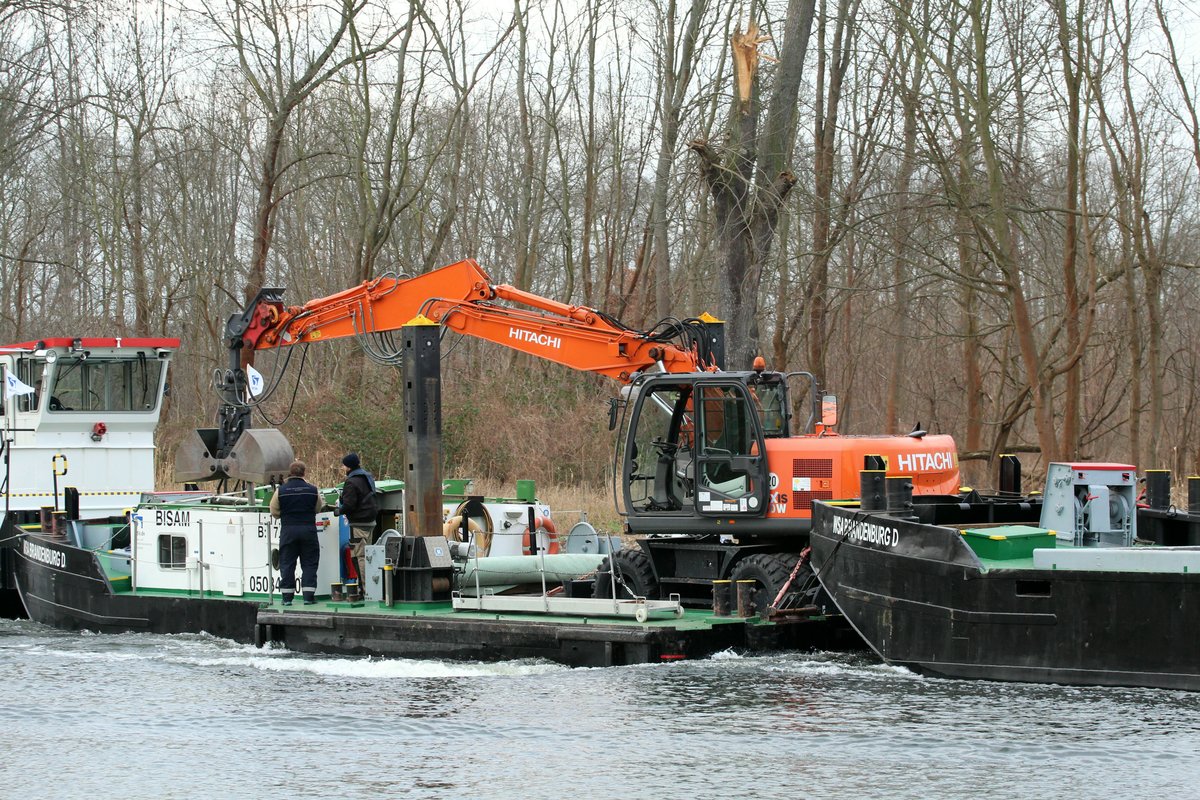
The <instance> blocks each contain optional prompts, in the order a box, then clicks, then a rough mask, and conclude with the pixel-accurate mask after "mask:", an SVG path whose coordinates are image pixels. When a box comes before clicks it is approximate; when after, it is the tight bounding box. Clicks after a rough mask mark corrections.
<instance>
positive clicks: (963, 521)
mask: <svg viewBox="0 0 1200 800" xmlns="http://www.w3.org/2000/svg"><path fill="white" fill-rule="evenodd" d="M1145 480H1146V492H1145V496H1144V497H1143V498H1139V497H1138V496H1137V493H1136V489H1137V487H1138V485H1139V481H1138V477H1137V473H1136V470H1135V468H1134V467H1133V466H1131V465H1127V464H1102V463H1053V464H1050V466H1049V469H1048V471H1047V476H1046V486H1045V491H1044V493H1041V494H1038V493H1033V494H1031V495H1028V496H1022V495H1021V494H1020V489H1019V485H1020V467H1019V463H1017V462H1016V459H1015V458H1013V457H1012V456H1006V457H1005V461H1004V463H1003V464H1002V480H1001V487H1002V490H1001V491H1000V492H999V493H997V494H993V495H982V494H980V493H978V492H974V491H968V492H964V493H963V494H960V495H955V496H913V495H912V491H911V484H910V482H909V481H907V479H905V478H903V477H896V478H886V477H885V476H884V475H883V473H882V472H879V471H875V470H865V471H863V473H862V490H861V499H860V500H855V501H825V502H821V503H817V504H815V508H814V513H813V528H812V534H811V547H812V551H811V563H812V567H813V569H814V571H815V572H816V574H817V576H818V578H819V579H820V582H821V585H822V586H823V587H824V589H825V590H826V592H828V594H829V595H830V596H831V597H832V599H833V601H834V603H835V604H836V606H837V608H838V609H839V610H840V611H841V612H842V613H843V614H844V615H845V617H846V619H847V621H848V622H849V623H850V624H851V625H852V626H853V627H854V628H855V630H857V631H858V633H859V634H860V635H861V636H862V638H863V639H864V640H865V641H866V642H867V644H868V645H869V646H870V647H871V648H872V649H873V650H874V651H875V653H876V654H877V655H878V656H879V657H880V658H882V659H883V660H885V661H887V662H889V663H891V664H896V665H900V666H904V667H908V668H910V669H912V670H914V671H916V672H919V673H923V674H928V675H934V676H940V677H948V678H981V679H989V680H1002V681H1027V682H1034V683H1059V684H1073V685H1098V686H1145V687H1158V688H1168V689H1185V690H1190V691H1197V690H1200V639H1198V638H1197V637H1196V636H1195V629H1196V625H1197V623H1198V622H1200V478H1192V479H1189V498H1190V502H1189V508H1188V510H1187V511H1186V512H1185V511H1181V510H1178V509H1175V508H1174V507H1172V506H1171V504H1170V473H1169V472H1165V471H1161V470H1154V471H1149V472H1147V473H1146V478H1145Z"/></svg>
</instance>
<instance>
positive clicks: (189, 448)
mask: <svg viewBox="0 0 1200 800" xmlns="http://www.w3.org/2000/svg"><path fill="white" fill-rule="evenodd" d="M216 443H217V429H216V428H200V429H198V430H196V431H195V432H193V433H192V435H191V436H190V437H189V438H188V439H187V440H186V441H184V442H183V443H182V444H181V445H180V446H179V450H178V452H177V453H176V454H175V480H177V481H180V482H182V483H199V482H203V481H215V480H221V479H222V478H233V479H234V480H242V481H250V482H251V483H256V484H267V483H282V482H283V479H284V478H286V477H287V472H288V466H289V465H290V464H291V463H292V460H293V458H294V457H295V456H294V454H293V452H292V445H291V443H290V442H289V441H288V440H287V437H286V436H284V435H283V432H282V431H280V430H278V429H276V428H250V429H249V430H246V431H243V432H242V435H241V436H240V437H238V440H237V444H236V445H234V447H233V449H232V450H231V451H230V452H229V455H227V456H226V457H224V458H220V457H218V456H217V455H215V451H216Z"/></svg>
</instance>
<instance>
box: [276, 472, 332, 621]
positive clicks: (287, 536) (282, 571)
mask: <svg viewBox="0 0 1200 800" xmlns="http://www.w3.org/2000/svg"><path fill="white" fill-rule="evenodd" d="M305 471H306V468H305V466H304V462H303V461H293V462H292V465H291V466H290V467H288V479H287V480H286V481H284V482H283V484H282V485H280V487H279V488H278V489H276V490H275V494H274V496H272V497H271V516H272V517H275V518H276V519H278V520H279V521H280V528H281V530H280V533H279V582H280V587H279V588H280V591H281V592H282V593H283V604H284V605H285V606H290V605H291V604H292V598H293V597H294V596H295V595H296V559H297V558H298V559H300V569H301V577H300V589H301V591H303V592H304V604H305V605H306V606H307V605H312V604H313V603H315V602H317V564H318V562H319V561H320V559H321V545H320V543H319V542H318V541H317V512H318V511H320V510H321V506H323V505H325V498H323V497H321V493H320V492H319V491H318V490H317V487H316V486H313V485H312V484H311V483H309V482H308V481H306V480H304V473H305Z"/></svg>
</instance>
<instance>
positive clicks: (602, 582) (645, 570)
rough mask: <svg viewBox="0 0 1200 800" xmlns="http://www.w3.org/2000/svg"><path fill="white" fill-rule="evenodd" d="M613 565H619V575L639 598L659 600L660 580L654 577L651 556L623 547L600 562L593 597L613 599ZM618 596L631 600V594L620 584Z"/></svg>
mask: <svg viewBox="0 0 1200 800" xmlns="http://www.w3.org/2000/svg"><path fill="white" fill-rule="evenodd" d="M612 563H615V564H616V565H617V574H618V575H619V576H620V577H621V580H623V581H625V585H626V586H628V587H629V588H630V589H631V590H633V591H634V592H635V593H636V594H637V596H639V597H644V598H646V599H647V600H657V599H658V578H656V577H655V576H654V565H653V564H652V563H651V562H650V556H649V555H647V554H646V552H645V551H644V550H642V549H641V548H639V547H622V548H621V549H620V550H618V551H617V552H615V553H613V554H611V555H609V556H608V557H607V558H605V559H604V560H603V561H601V562H600V567H599V569H597V570H596V586H595V588H594V589H593V590H592V597H599V598H604V599H609V598H611V597H612V589H613V586H612V577H611V576H612V567H610V566H609V564H612ZM617 596H618V597H619V598H622V599H625V600H629V599H631V597H630V595H629V592H627V591H626V590H625V588H624V587H623V586H621V585H620V584H619V583H618V584H617Z"/></svg>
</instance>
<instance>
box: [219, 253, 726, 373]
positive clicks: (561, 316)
mask: <svg viewBox="0 0 1200 800" xmlns="http://www.w3.org/2000/svg"><path fill="white" fill-rule="evenodd" d="M281 297H282V295H281V293H280V292H279V291H278V290H271V289H268V290H264V291H263V293H260V295H259V297H258V298H256V300H255V302H254V303H253V304H252V305H251V308H250V309H249V313H248V314H247V315H245V317H244V325H245V330H244V332H243V333H242V335H241V343H240V346H241V347H242V348H243V350H244V351H255V350H265V349H269V348H273V347H287V346H291V345H295V344H301V343H305V342H316V341H324V340H326V339H335V338H344V337H349V336H359V337H361V336H365V335H369V334H375V333H386V332H389V331H394V330H398V329H399V328H401V327H403V326H404V325H407V324H408V323H409V322H410V321H412V320H413V319H414V318H416V317H417V316H418V315H423V316H424V317H426V318H427V319H429V320H432V321H433V322H437V323H440V324H442V325H444V326H445V327H446V328H447V329H449V330H453V331H456V332H458V333H461V334H463V335H466V336H472V337H475V338H479V339H486V340H488V341H492V342H495V343H496V344H500V345H504V346H505V347H510V348H512V349H514V350H519V351H521V352H524V353H530V354H532V355H535V356H538V357H539V358H544V359H547V360H549V361H554V362H557V363H559V364H563V365H565V366H568V367H571V368H572V369H577V370H581V371H585V372H594V373H597V374H601V375H607V376H608V377H610V378H613V379H615V380H618V381H622V382H628V381H630V380H631V379H632V377H633V375H634V374H635V373H637V372H640V371H643V370H646V369H648V368H651V367H653V366H655V365H659V364H660V365H661V367H662V370H663V371H666V372H695V371H698V370H700V369H701V368H702V366H706V365H705V364H702V357H701V355H700V347H701V346H702V342H700V341H693V342H692V343H690V344H687V343H685V344H682V345H681V344H676V343H674V342H672V341H670V339H671V338H678V337H679V336H680V335H682V334H683V333H684V332H683V331H682V330H673V331H669V332H666V333H663V334H661V335H655V334H652V333H646V332H642V331H637V330H634V329H632V328H627V327H625V326H623V325H621V324H620V323H619V322H617V321H616V320H614V319H612V318H611V317H609V316H607V315H605V314H603V313H602V312H600V311H597V310H596V309H592V308H587V307H584V306H574V305H568V304H565V303H559V302H556V301H554V300H549V299H547V298H545V297H541V296H539V295H536V294H532V293H530V292H526V291H522V290H520V289H517V288H514V287H512V286H507V285H504V284H493V283H492V282H491V279H490V278H489V277H488V275H487V273H485V272H484V271H483V270H482V268H480V266H479V265H478V264H477V263H476V262H475V261H473V260H471V259H467V260H464V261H459V262H458V263H455V264H451V265H449V266H446V267H442V268H441V269H437V270H434V271H432V272H428V273H425V274H424V275H418V276H417V277H415V278H376V279H375V280H371V281H366V282H364V283H362V284H360V285H359V286H355V287H353V288H351V289H347V290H345V291H342V292H338V293H337V294H334V295H330V296H329V297H323V298H320V299H317V300H310V301H309V302H307V303H305V304H304V305H302V306H290V307H285V306H284V305H283V303H282V300H281ZM701 338H702V337H701Z"/></svg>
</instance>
